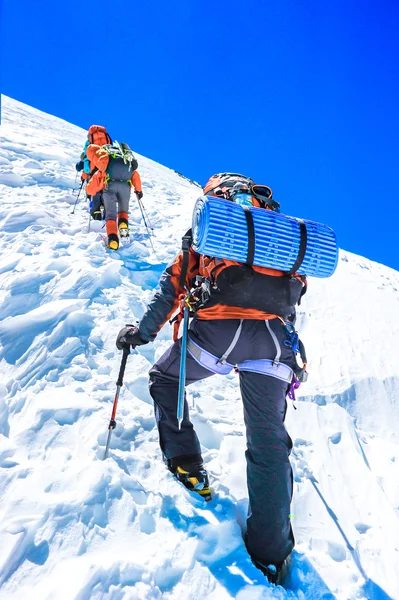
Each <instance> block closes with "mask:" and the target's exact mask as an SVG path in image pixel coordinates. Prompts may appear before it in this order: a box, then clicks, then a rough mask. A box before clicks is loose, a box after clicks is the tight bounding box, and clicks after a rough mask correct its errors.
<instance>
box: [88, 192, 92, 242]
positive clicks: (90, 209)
mask: <svg viewBox="0 0 399 600" xmlns="http://www.w3.org/2000/svg"><path fill="white" fill-rule="evenodd" d="M91 198H92V197H91V196H90V200H89V227H88V229H87V233H90V224H91V211H92V208H93V200H92V199H91Z"/></svg>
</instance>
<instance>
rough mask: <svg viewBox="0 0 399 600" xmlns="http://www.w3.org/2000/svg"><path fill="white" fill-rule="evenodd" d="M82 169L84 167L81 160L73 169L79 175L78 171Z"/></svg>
mask: <svg viewBox="0 0 399 600" xmlns="http://www.w3.org/2000/svg"><path fill="white" fill-rule="evenodd" d="M83 167H84V163H83V160H80V161H79V162H78V163H76V166H75V169H76V170H77V172H78V173H79V171H81V170H82V169H83Z"/></svg>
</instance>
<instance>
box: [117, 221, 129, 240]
mask: <svg viewBox="0 0 399 600" xmlns="http://www.w3.org/2000/svg"><path fill="white" fill-rule="evenodd" d="M118 227H119V235H120V236H121V237H129V225H128V224H127V222H126V221H125V219H121V220H120V221H119V225H118Z"/></svg>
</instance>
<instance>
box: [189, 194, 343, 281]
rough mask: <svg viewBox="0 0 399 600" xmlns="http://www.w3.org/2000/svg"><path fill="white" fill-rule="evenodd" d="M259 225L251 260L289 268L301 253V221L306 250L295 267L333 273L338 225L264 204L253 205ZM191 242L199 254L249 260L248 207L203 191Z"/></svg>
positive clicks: (307, 271)
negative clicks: (261, 205)
mask: <svg viewBox="0 0 399 600" xmlns="http://www.w3.org/2000/svg"><path fill="white" fill-rule="evenodd" d="M250 211H251V214H252V218H253V223H254V229H255V254H254V260H253V264H254V265H257V266H259V267H268V268H269V269H278V270H280V271H290V270H291V269H292V267H293V266H294V265H295V263H296V260H297V258H298V253H299V250H300V243H301V225H300V223H303V224H304V225H305V227H306V234H307V236H306V238H307V239H306V251H305V254H304V257H303V260H302V263H301V264H300V266H299V267H298V268H297V269H296V272H297V273H300V274H302V275H310V276H313V277H330V276H331V275H332V274H333V273H334V271H335V269H336V267H337V262H338V246H337V241H336V237H335V233H334V231H333V230H332V229H331V228H330V227H327V225H323V224H322V223H316V222H314V221H307V220H305V219H303V220H302V219H296V218H295V217H289V216H287V215H283V214H281V213H276V212H273V211H271V210H265V209H264V208H256V207H250ZM192 231H193V248H194V250H195V251H196V252H199V253H200V254H205V255H206V256H216V257H218V258H225V259H228V260H234V261H237V262H242V263H246V262H247V252H248V226H247V219H246V216H245V211H244V209H243V207H242V206H241V205H239V204H234V202H230V201H229V200H224V199H221V198H215V197H213V196H202V197H201V198H199V199H198V200H197V203H196V205H195V207H194V213H193V227H192Z"/></svg>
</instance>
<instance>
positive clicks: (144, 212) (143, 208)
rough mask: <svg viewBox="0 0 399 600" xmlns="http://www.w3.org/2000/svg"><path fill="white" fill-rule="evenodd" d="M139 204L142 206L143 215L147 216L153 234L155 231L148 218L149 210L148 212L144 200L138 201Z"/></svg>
mask: <svg viewBox="0 0 399 600" xmlns="http://www.w3.org/2000/svg"><path fill="white" fill-rule="evenodd" d="M138 202H139V204H141V206H142V210H143V214H144V215H145V216H146V218H147V221H148V225H149V227H150V229H151V231H152V232H153V231H154V228H153V226H152V224H151V221H150V217H149V216H148V212H147V210H146V207H145V206H144V202H143V201H142V200H138Z"/></svg>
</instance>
